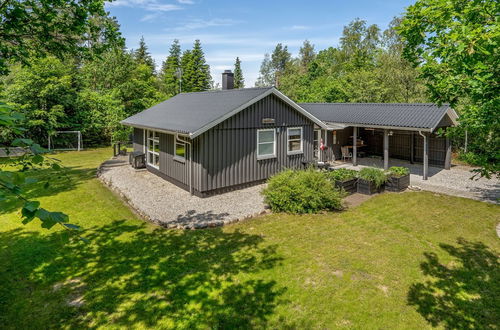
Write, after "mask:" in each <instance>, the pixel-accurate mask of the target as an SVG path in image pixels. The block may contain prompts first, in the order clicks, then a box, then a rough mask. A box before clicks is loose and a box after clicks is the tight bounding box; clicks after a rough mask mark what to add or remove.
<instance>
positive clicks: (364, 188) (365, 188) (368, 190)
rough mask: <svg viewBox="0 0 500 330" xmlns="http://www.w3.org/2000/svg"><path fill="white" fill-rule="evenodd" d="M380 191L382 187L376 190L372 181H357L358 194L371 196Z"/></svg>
mask: <svg viewBox="0 0 500 330" xmlns="http://www.w3.org/2000/svg"><path fill="white" fill-rule="evenodd" d="M381 191H382V187H379V188H377V187H376V186H375V183H373V182H372V181H366V180H364V179H358V193H360V194H364V195H373V194H376V193H379V192H381Z"/></svg>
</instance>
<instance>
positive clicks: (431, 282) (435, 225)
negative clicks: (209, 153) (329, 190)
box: [0, 149, 500, 329]
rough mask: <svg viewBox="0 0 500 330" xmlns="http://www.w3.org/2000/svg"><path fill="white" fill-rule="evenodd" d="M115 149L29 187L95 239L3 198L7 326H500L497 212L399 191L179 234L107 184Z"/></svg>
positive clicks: (76, 156) (0, 310) (1, 273)
mask: <svg viewBox="0 0 500 330" xmlns="http://www.w3.org/2000/svg"><path fill="white" fill-rule="evenodd" d="M110 154H111V151H110V149H97V150H90V151H84V152H79V153H77V152H69V153H62V154H60V155H58V156H57V157H58V158H60V159H61V160H62V161H63V163H64V164H65V165H66V166H67V167H68V168H69V169H68V173H67V175H66V176H61V177H59V178H57V177H56V178H51V183H52V184H51V187H50V188H49V189H48V190H47V191H44V190H43V189H42V190H38V189H34V190H31V191H30V197H33V198H37V199H38V200H40V201H41V202H42V205H43V206H44V207H46V208H48V209H52V210H60V211H63V212H66V213H68V214H69V215H70V217H71V221H72V222H73V223H76V224H79V225H81V226H82V227H84V228H85V231H84V232H83V234H82V235H83V236H85V237H87V238H89V240H90V243H85V242H82V241H79V240H74V239H70V238H69V237H68V236H67V233H65V232H63V231H61V230H56V229H53V230H43V229H40V228H39V225H38V224H37V223H31V224H29V225H27V226H23V225H21V224H20V220H19V218H20V216H19V209H18V206H19V205H18V204H16V203H13V202H10V203H4V204H0V206H1V208H0V210H1V211H0V283H1V285H0V325H1V326H0V327H2V328H7V329H24V328H30V329H47V328H88V327H92V328H235V327H239V328H249V327H255V328H264V327H271V328H273V327H274V328H338V327H344V328H358V329H361V328H363V329H365V328H410V329H421V328H431V327H440V328H472V327H474V328H490V329H497V328H498V326H497V324H498V320H499V319H500V315H499V311H498V306H499V305H500V301H499V298H498V297H500V289H499V283H500V274H499V269H500V267H499V263H498V254H499V252H500V243H499V239H498V238H497V237H496V234H495V226H496V224H497V223H498V222H499V221H500V212H499V210H500V208H499V207H498V206H495V205H490V204H486V203H481V202H477V201H472V200H467V199H462V198H454V197H449V196H442V195H437V194H432V193H426V192H419V193H417V192H414V193H404V194H389V193H388V194H382V195H379V196H377V197H374V198H372V199H370V200H369V201H367V202H365V203H364V204H362V205H361V206H359V207H356V208H354V209H351V210H348V211H345V212H341V213H326V214H321V215H304V216H291V215H286V214H274V215H268V216H264V217H260V218H257V219H252V220H249V221H245V222H242V223H239V224H236V225H231V226H228V227H225V228H223V229H221V228H215V229H209V230H200V231H171V230H165V229H162V228H159V227H156V226H153V225H151V224H148V223H146V222H144V221H142V220H140V219H139V218H138V217H137V216H136V215H134V214H133V213H132V212H131V211H130V210H129V209H128V208H127V206H125V205H124V204H123V203H122V201H121V200H120V199H119V198H117V197H116V196H115V195H114V194H112V193H111V192H110V191H109V190H107V189H106V188H105V187H104V186H102V185H101V184H100V183H99V181H98V180H97V179H95V177H94V173H95V167H96V166H98V164H99V163H100V162H101V161H103V160H105V159H106V158H109V156H110ZM47 174H48V173H47V172H44V171H39V172H37V173H36V175H37V176H39V177H40V178H43V177H44V176H47ZM80 298H82V299H83V301H84V303H83V305H81V306H79V307H73V306H69V305H68V302H71V301H78V300H79V299H80Z"/></svg>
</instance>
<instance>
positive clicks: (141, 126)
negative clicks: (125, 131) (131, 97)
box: [120, 120, 191, 136]
mask: <svg viewBox="0 0 500 330" xmlns="http://www.w3.org/2000/svg"><path fill="white" fill-rule="evenodd" d="M120 124H122V125H125V126H130V127H136V128H142V129H149V130H154V131H156V132H161V133H167V134H179V135H182V136H190V135H191V133H187V132H183V131H176V130H168V129H164V128H158V127H154V126H147V125H140V124H133V123H128V122H126V121H124V120H122V121H121V122H120Z"/></svg>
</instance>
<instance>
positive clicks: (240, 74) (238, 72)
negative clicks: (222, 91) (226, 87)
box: [234, 57, 245, 88]
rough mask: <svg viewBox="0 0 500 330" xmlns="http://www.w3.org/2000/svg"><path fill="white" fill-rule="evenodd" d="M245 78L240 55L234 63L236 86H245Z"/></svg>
mask: <svg viewBox="0 0 500 330" xmlns="http://www.w3.org/2000/svg"><path fill="white" fill-rule="evenodd" d="M244 87H245V79H244V78H243V72H242V71H241V61H240V58H239V57H236V62H235V63H234V88H244Z"/></svg>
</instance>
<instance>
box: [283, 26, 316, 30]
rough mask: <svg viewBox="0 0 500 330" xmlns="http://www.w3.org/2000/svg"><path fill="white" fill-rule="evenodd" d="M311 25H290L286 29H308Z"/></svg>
mask: <svg viewBox="0 0 500 330" xmlns="http://www.w3.org/2000/svg"><path fill="white" fill-rule="evenodd" d="M310 28H311V27H310V26H306V25H292V26H290V27H289V28H288V29H289V30H292V31H300V30H309V29H310Z"/></svg>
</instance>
